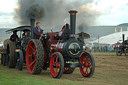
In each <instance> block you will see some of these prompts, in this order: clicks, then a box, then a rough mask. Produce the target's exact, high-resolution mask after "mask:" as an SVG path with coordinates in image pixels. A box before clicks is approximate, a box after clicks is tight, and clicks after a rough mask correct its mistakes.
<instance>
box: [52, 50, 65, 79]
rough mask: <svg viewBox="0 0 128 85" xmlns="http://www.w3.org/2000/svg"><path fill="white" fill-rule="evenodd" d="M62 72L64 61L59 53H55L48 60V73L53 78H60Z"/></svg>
mask: <svg viewBox="0 0 128 85" xmlns="http://www.w3.org/2000/svg"><path fill="white" fill-rule="evenodd" d="M63 70H64V59H63V56H62V54H61V53H59V52H55V53H54V54H53V55H52V56H51V59H50V72H51V75H52V77H53V78H60V77H61V76H62V74H63Z"/></svg>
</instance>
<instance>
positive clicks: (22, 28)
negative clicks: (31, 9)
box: [6, 26, 31, 32]
mask: <svg viewBox="0 0 128 85" xmlns="http://www.w3.org/2000/svg"><path fill="white" fill-rule="evenodd" d="M30 27H31V26H20V27H16V28H13V29H9V30H7V31H6V32H13V31H24V30H28V31H30V30H31V28H30Z"/></svg>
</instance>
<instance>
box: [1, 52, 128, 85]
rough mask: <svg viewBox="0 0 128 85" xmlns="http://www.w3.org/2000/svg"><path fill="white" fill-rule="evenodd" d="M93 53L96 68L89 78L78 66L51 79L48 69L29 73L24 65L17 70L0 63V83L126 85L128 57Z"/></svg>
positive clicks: (12, 84)
mask: <svg viewBox="0 0 128 85" xmlns="http://www.w3.org/2000/svg"><path fill="white" fill-rule="evenodd" d="M93 55H94V58H95V63H96V68H95V69H96V70H95V74H94V75H93V77H91V78H83V76H82V75H81V74H80V71H79V69H78V68H77V69H76V70H75V71H74V73H73V74H69V75H68V74H64V75H63V76H62V77H61V79H53V78H52V76H51V74H50V71H49V69H48V70H47V71H42V73H41V74H40V75H31V74H29V73H28V71H27V68H26V67H24V69H23V71H18V70H17V69H9V68H7V67H6V66H5V67H4V66H2V65H0V85H128V59H127V58H125V56H116V55H115V54H114V53H95V54H93Z"/></svg>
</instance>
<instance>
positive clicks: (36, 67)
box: [26, 39, 44, 74]
mask: <svg viewBox="0 0 128 85" xmlns="http://www.w3.org/2000/svg"><path fill="white" fill-rule="evenodd" d="M43 53H44V49H43V45H42V43H41V41H40V40H37V39H32V40H31V41H30V42H29V43H28V46H27V51H26V64H27V69H28V71H29V73H31V74H39V73H41V71H42V67H43V62H44V54H43Z"/></svg>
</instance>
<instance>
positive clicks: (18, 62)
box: [16, 51, 23, 71]
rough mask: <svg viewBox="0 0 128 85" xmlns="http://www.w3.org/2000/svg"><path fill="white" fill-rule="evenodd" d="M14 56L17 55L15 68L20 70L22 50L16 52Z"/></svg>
mask: <svg viewBox="0 0 128 85" xmlns="http://www.w3.org/2000/svg"><path fill="white" fill-rule="evenodd" d="M16 57H17V69H18V70H20V71H21V70H22V69H23V52H22V51H19V52H16Z"/></svg>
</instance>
